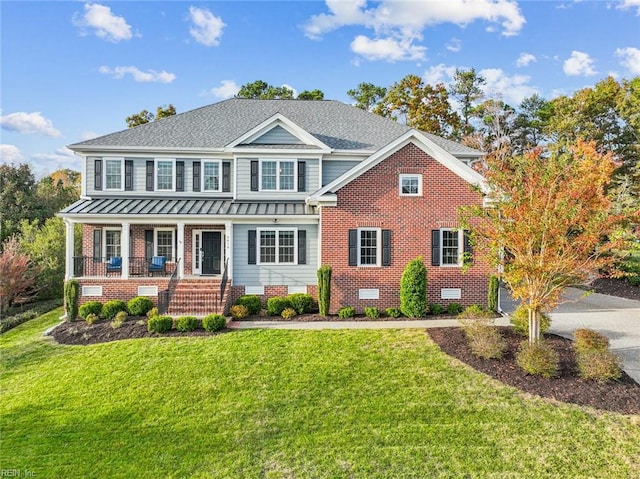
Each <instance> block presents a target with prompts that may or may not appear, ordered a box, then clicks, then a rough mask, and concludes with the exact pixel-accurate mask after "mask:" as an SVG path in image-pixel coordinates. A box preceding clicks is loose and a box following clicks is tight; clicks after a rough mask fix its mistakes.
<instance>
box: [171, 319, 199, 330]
mask: <svg viewBox="0 0 640 479" xmlns="http://www.w3.org/2000/svg"><path fill="white" fill-rule="evenodd" d="M199 326H200V321H198V318H196V317H195V316H180V317H179V318H178V319H176V330H178V331H180V332H182V333H186V332H188V331H195V330H196V329H198V327H199Z"/></svg>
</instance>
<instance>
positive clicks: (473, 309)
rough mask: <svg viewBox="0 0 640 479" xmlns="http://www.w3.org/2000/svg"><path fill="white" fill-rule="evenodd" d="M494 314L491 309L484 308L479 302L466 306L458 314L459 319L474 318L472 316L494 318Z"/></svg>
mask: <svg viewBox="0 0 640 479" xmlns="http://www.w3.org/2000/svg"><path fill="white" fill-rule="evenodd" d="M495 316H496V315H495V313H494V312H493V311H489V310H488V309H484V307H482V306H480V305H479V304H472V305H471V306H467V307H466V308H465V309H464V311H462V312H461V313H460V314H458V318H459V319H474V318H494V317H495Z"/></svg>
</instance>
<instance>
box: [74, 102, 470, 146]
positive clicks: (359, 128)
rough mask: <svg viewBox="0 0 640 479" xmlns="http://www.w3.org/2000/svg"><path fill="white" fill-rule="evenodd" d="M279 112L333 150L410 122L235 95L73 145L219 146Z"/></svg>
mask: <svg viewBox="0 0 640 479" xmlns="http://www.w3.org/2000/svg"><path fill="white" fill-rule="evenodd" d="M278 113H280V114H281V115H283V116H285V117H286V118H288V119H289V120H291V121H293V122H294V123H295V124H297V125H298V126H299V127H301V128H303V129H304V130H305V131H307V132H308V133H310V134H311V135H313V136H314V137H316V138H317V139H318V140H320V141H322V142H323V143H324V144H326V145H327V146H329V147H330V148H334V149H344V150H377V149H379V148H381V147H383V146H384V145H386V144H387V143H390V142H391V141H393V140H394V139H396V138H398V137H399V136H401V135H402V134H404V133H405V132H406V131H407V130H409V127H407V126H406V125H401V124H400V123H396V122H395V121H392V120H388V119H386V118H382V117H380V116H378V115H374V114H373V113H369V112H366V111H364V110H361V109H359V108H356V107H353V106H350V105H347V104H345V103H341V102H338V101H334V100H323V101H312V100H250V99H244V98H232V99H230V100H225V101H221V102H219V103H214V104H212V105H208V106H204V107H202V108H198V109H195V110H191V111H187V112H184V113H181V114H178V115H174V116H171V117H168V118H164V119H162V120H159V121H154V122H151V123H147V124H144V125H140V126H138V127H135V128H130V129H127V130H122V131H119V132H116V133H111V134H109V135H105V136H101V137H98V138H94V139H92V140H87V141H83V142H80V143H75V144H73V145H70V146H69V147H70V148H71V149H73V150H82V149H83V147H94V148H95V147H112V148H113V147H120V148H123V149H127V148H145V149H153V148H158V149H167V148H168V149H181V148H185V149H194V148H195V149H219V148H223V147H224V146H226V145H228V144H230V143H231V142H233V141H234V140H237V139H238V138H239V137H241V136H242V135H243V134H245V133H247V132H248V131H250V130H252V129H253V128H255V127H256V126H258V125H260V124H261V123H263V122H264V121H265V120H268V119H269V118H271V117H272V116H274V115H276V114H278ZM430 138H431V139H433V140H434V141H435V142H436V143H438V144H439V145H440V146H441V147H443V148H445V149H446V150H448V151H449V152H451V153H456V154H464V152H467V153H468V154H470V155H474V154H476V155H477V154H478V152H477V151H476V150H474V149H472V148H468V147H466V146H463V145H460V144H458V143H455V142H451V141H448V140H445V139H443V138H440V137H437V136H435V135H430Z"/></svg>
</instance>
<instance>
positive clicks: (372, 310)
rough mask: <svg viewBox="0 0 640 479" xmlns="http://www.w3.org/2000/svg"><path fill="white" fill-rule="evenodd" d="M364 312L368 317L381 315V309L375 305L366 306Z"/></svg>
mask: <svg viewBox="0 0 640 479" xmlns="http://www.w3.org/2000/svg"><path fill="white" fill-rule="evenodd" d="M364 314H365V316H366V317H367V318H371V319H377V318H379V317H380V310H379V309H378V308H376V307H375V306H368V307H366V308H364Z"/></svg>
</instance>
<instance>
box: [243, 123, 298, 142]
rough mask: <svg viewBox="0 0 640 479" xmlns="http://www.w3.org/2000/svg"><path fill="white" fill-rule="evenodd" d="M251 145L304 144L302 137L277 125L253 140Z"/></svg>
mask: <svg viewBox="0 0 640 479" xmlns="http://www.w3.org/2000/svg"><path fill="white" fill-rule="evenodd" d="M249 144H251V145H303V144H304V143H303V142H302V140H301V139H300V138H298V137H297V136H295V135H293V134H292V133H290V132H288V131H287V130H285V129H284V128H283V127H282V126H281V125H276V126H274V127H273V128H271V129H270V130H269V131H267V132H266V133H264V134H262V135H260V136H259V137H258V138H256V139H254V140H253V141H251V142H250V143H249Z"/></svg>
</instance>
